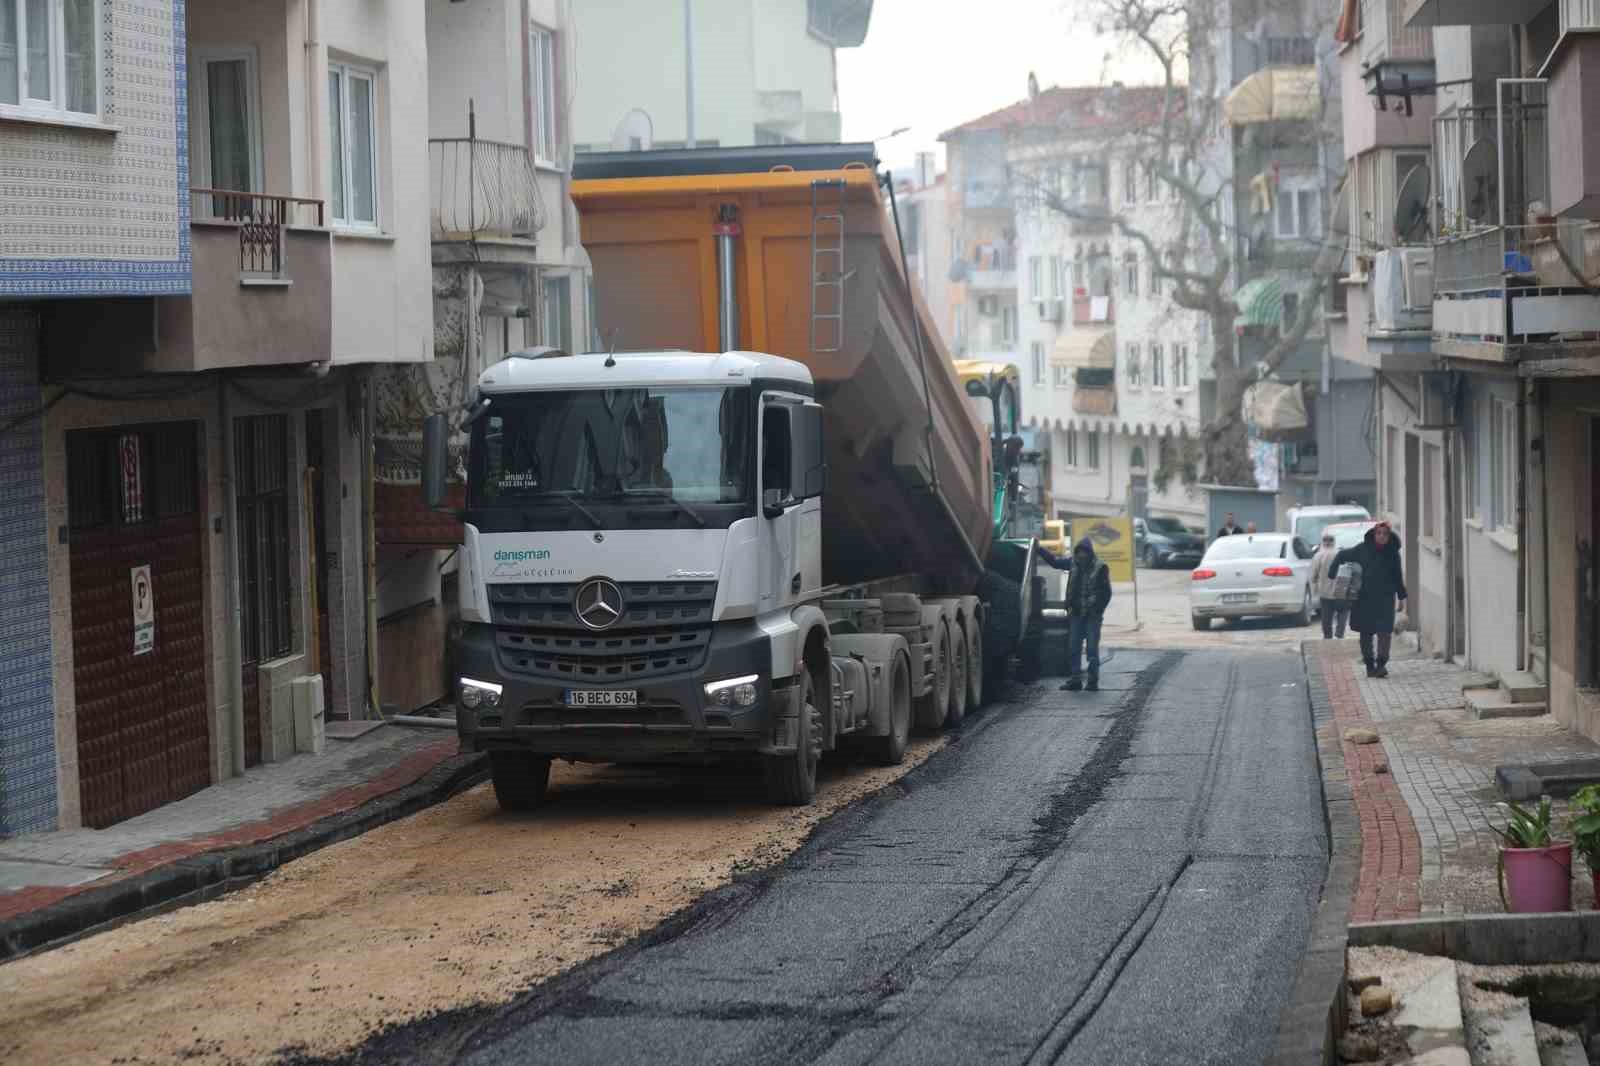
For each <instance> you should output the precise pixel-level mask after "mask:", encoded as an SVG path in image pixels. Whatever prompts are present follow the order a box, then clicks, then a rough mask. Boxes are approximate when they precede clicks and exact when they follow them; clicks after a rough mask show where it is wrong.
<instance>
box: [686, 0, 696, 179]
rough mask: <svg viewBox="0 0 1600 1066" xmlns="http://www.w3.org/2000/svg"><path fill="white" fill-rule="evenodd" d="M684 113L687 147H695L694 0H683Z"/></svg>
mask: <svg viewBox="0 0 1600 1066" xmlns="http://www.w3.org/2000/svg"><path fill="white" fill-rule="evenodd" d="M683 113H684V116H685V119H684V141H683V146H684V147H685V148H693V147H694V0H683Z"/></svg>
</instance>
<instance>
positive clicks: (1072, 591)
mask: <svg viewBox="0 0 1600 1066" xmlns="http://www.w3.org/2000/svg"><path fill="white" fill-rule="evenodd" d="M1046 561H1047V562H1049V563H1050V565H1051V566H1054V567H1056V568H1057V569H1058V570H1067V571H1068V577H1067V683H1066V684H1065V685H1062V686H1061V688H1062V690H1063V691H1065V692H1078V691H1081V690H1082V689H1084V688H1085V687H1087V688H1088V690H1089V691H1090V692H1098V691H1099V690H1100V623H1101V622H1102V620H1104V618H1105V613H1106V606H1107V605H1108V604H1110V603H1111V568H1110V567H1108V566H1106V564H1105V560H1103V559H1101V558H1100V557H1099V556H1098V555H1096V554H1095V553H1094V542H1093V541H1091V540H1090V539H1089V538H1088V537H1085V538H1083V539H1082V540H1080V541H1079V542H1078V546H1077V547H1076V548H1074V549H1073V550H1072V561H1071V562H1070V563H1067V562H1065V561H1064V560H1061V559H1058V558H1056V557H1055V556H1047V557H1046ZM1086 652H1087V657H1088V664H1087V665H1088V668H1089V671H1088V672H1089V681H1088V685H1087V686H1085V684H1084V681H1083V673H1082V668H1083V666H1084V662H1083V660H1084V657H1085V653H1086Z"/></svg>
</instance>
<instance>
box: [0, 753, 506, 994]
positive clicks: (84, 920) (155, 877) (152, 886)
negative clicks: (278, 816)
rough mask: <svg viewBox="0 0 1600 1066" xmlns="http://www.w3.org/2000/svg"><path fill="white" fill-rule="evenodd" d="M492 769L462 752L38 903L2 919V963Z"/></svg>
mask: <svg viewBox="0 0 1600 1066" xmlns="http://www.w3.org/2000/svg"><path fill="white" fill-rule="evenodd" d="M488 775H489V770H488V757H487V756H485V755H483V754H482V753H478V754H473V755H456V756H454V757H452V758H449V759H446V760H445V761H444V762H442V763H440V764H439V765H438V766H435V767H434V768H433V769H432V770H429V771H428V772H427V773H426V774H424V775H422V777H421V778H419V779H417V780H416V781H413V782H412V783H411V784H409V785H404V786H402V787H400V788H398V789H395V790H394V791H393V792H390V793H387V794H385V795H382V796H376V797H374V798H372V799H370V800H368V801H366V802H365V803H363V804H361V806H359V807H356V808H354V809H352V810H348V811H340V812H338V813H336V814H330V815H328V816H327V817H325V818H321V819H318V820H317V821H315V822H313V823H311V824H310V825H308V826H304V827H302V828H299V829H292V830H290V831H288V832H286V833H283V834H281V835H279V836H277V837H273V838H272V839H270V840H264V841H258V842H256V843H252V844H238V845H232V846H225V847H221V848H218V849H216V850H215V851H210V852H205V853H203V854H200V855H189V856H186V857H184V858H181V859H176V860H174V861H172V862H170V863H166V864H164V865H161V866H158V867H156V868H155V869H153V870H146V871H144V872H143V873H138V874H133V875H131V876H128V877H123V878H119V879H118V880H116V881H113V882H111V883H110V884H107V885H102V886H100V887H98V888H88V889H84V890H83V891H81V892H75V893H73V894H72V895H70V896H68V897H67V898H65V899H63V900H60V901H58V902H56V903H52V904H49V905H48V906H44V907H41V908H39V909H38V910H34V911H29V912H28V913H26V914H20V915H17V916H16V917H14V918H9V919H6V920H5V921H0V963H4V962H9V961H10V960H12V959H20V958H22V957H23V956H25V955H31V954H33V953H35V952H38V951H42V950H45V949H47V948H52V947H59V946H61V945H62V944H64V943H66V942H68V941H71V940H76V939H79V938H81V937H84V936H88V935H90V934H93V933H98V932H103V931H104V930H106V929H108V928H111V927H112V926H115V925H120V924H122V923H124V922H128V921H132V920H135V919H137V918H143V917H149V916H150V915H152V914H155V913H158V912H160V911H168V910H174V909H176V908H178V907H185V906H189V905H191V904H195V903H203V902H205V901H206V900H210V899H215V898H216V897H217V896H220V895H223V894H225V893H227V892H230V891H232V890H234V889H237V888H243V887H244V886H245V885H248V884H250V883H251V882H253V881H256V880H258V879H260V878H262V877H265V876H266V875H267V874H269V873H271V872H272V871H274V870H276V869H277V868H278V867H280V866H282V865H284V864H285V863H288V862H292V861H293V860H295V859H298V858H302V857H304V856H306V855H309V854H311V853H312V852H314V851H318V850H320V849H322V848H325V847H327V846H328V845H330V844H337V843H339V842H341V841H344V840H349V839H351V838H353V837H357V836H360V835H361V834H363V833H366V832H368V831H370V830H373V829H376V828H378V827H379V826H381V825H386V824H387V823H389V822H393V821H398V820H399V819H401V818H405V817H407V816H409V815H412V814H415V813H417V812H418V811H421V810H424V809H426V808H428V807H432V806H434V805H435V804H438V803H443V802H444V801H445V800H447V799H450V798H451V797H452V796H454V795H456V794H457V793H460V792H463V791H465V790H466V789H468V788H471V787H472V786H474V785H476V784H478V783H479V782H481V781H484V780H486V779H487V778H488Z"/></svg>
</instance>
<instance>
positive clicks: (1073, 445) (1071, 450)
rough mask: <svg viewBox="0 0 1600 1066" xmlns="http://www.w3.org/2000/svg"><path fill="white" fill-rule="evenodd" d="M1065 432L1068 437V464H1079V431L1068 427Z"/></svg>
mask: <svg viewBox="0 0 1600 1066" xmlns="http://www.w3.org/2000/svg"><path fill="white" fill-rule="evenodd" d="M1063 432H1064V433H1065V435H1066V438H1067V448H1066V452H1067V465H1068V466H1077V465H1078V431H1077V430H1076V429H1068V430H1064V431H1063Z"/></svg>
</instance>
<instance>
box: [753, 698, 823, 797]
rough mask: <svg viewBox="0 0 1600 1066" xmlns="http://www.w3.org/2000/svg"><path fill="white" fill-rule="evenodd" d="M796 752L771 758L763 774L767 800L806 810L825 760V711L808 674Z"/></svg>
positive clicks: (763, 762) (764, 764)
mask: <svg viewBox="0 0 1600 1066" xmlns="http://www.w3.org/2000/svg"><path fill="white" fill-rule="evenodd" d="M798 740H799V742H798V743H797V744H795V746H794V751H792V752H790V753H789V754H787V755H767V756H763V757H762V760H761V772H762V775H763V776H764V777H765V778H766V780H767V798H768V799H769V800H771V801H772V802H773V803H775V804H778V805H779V806H783V807H805V806H807V805H809V804H810V803H811V801H812V800H813V799H815V798H816V795H817V762H818V761H819V760H820V759H821V758H822V712H821V711H819V710H818V709H817V697H816V685H815V683H814V682H813V681H812V680H811V673H810V671H807V672H805V673H803V674H801V675H800V736H799V738H798Z"/></svg>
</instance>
